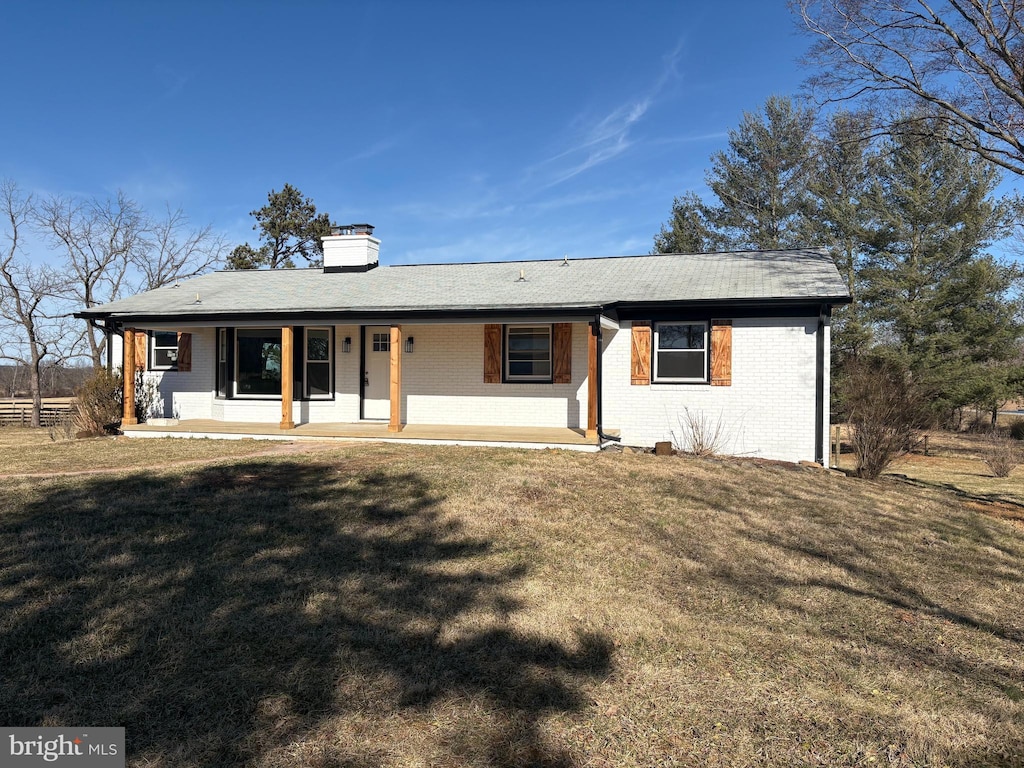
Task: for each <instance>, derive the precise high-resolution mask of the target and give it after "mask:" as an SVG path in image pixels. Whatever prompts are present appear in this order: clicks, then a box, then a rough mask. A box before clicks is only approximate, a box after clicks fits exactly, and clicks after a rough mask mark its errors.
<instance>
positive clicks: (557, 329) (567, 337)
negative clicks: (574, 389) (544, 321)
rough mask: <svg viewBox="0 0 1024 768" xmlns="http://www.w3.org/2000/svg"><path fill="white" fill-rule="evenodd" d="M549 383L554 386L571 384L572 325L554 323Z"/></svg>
mask: <svg viewBox="0 0 1024 768" xmlns="http://www.w3.org/2000/svg"><path fill="white" fill-rule="evenodd" d="M552 336H553V338H552V340H551V346H552V360H553V361H554V369H553V372H552V375H551V381H552V382H553V383H555V384H571V383H572V323H555V325H554V329H553V331H552Z"/></svg>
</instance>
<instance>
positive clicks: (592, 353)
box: [587, 323, 598, 438]
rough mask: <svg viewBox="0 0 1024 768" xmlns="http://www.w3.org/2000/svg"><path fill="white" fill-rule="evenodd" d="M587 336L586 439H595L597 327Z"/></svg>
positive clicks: (591, 329) (592, 325)
mask: <svg viewBox="0 0 1024 768" xmlns="http://www.w3.org/2000/svg"><path fill="white" fill-rule="evenodd" d="M588 328H589V330H590V333H588V334H587V437H589V438H596V437H597V354H598V351H597V325H596V324H594V323H590V324H589V326H588Z"/></svg>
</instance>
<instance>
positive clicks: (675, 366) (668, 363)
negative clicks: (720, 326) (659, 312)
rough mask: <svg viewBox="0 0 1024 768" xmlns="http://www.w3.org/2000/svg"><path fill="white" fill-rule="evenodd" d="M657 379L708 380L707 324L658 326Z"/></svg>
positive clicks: (679, 380) (655, 366)
mask: <svg viewBox="0 0 1024 768" xmlns="http://www.w3.org/2000/svg"><path fill="white" fill-rule="evenodd" d="M654 380H655V381H669V382H704V381H707V380H708V324H707V323H700V322H698V323H695V322H691V323H658V324H657V325H656V326H655V329H654Z"/></svg>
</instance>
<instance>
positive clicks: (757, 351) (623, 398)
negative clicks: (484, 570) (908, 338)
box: [147, 317, 829, 461]
mask: <svg viewBox="0 0 1024 768" xmlns="http://www.w3.org/2000/svg"><path fill="white" fill-rule="evenodd" d="M816 330H817V317H805V318H755V319H736V320H734V321H733V339H732V341H733V360H732V386H729V387H712V386H710V385H708V384H651V385H649V386H633V385H631V384H630V367H631V366H630V349H631V338H630V333H631V330H630V324H629V323H623V327H622V329H620V330H618V331H610V330H605V331H604V348H605V352H604V358H603V375H604V381H603V388H604V397H603V414H602V415H603V424H602V426H603V427H604V429H605V430H613V429H618V430H620V431H621V434H622V440H623V443H624V444H626V445H641V446H652V445H653V444H654V443H655V442H657V441H659V440H670V441H673V442H676V443H679V442H680V441H682V440H683V439H685V438H684V432H685V429H684V427H683V426H682V421H683V417H682V414H683V413H684V409H687V408H688V409H690V411H691V412H692V413H694V414H695V415H696V416H697V417H698V418H704V419H707V420H709V421H711V422H713V423H717V422H718V421H719V420H720V421H721V424H722V433H723V435H724V439H723V446H722V452H724V453H730V454H735V455H747V456H761V457H766V458H774V459H784V460H789V461H797V460H802V459H807V460H813V459H814V458H815V455H814V454H815V439H814V438H815V372H816V338H815V333H816ZM827 330H828V329H827V328H826V332H827ZM403 334H404V336H409V335H413V336H415V338H416V345H415V346H416V348H415V352H414V353H412V354H404V353H403V355H402V419H403V421H404V422H405V423H407V424H464V425H474V426H476V425H514V426H538V427H565V426H569V427H585V426H586V414H587V384H586V373H587V334H588V328H587V325H586V324H585V323H574V324H573V329H572V382H571V383H570V384H484V382H483V355H484V340H483V334H484V331H483V325H466V324H457V325H406V326H404V327H403ZM346 336H347V337H350V338H351V339H352V345H351V352H349V353H344V352H342V351H341V350H342V341H343V339H344V338H345V337H346ZM404 336H403V337H404ZM335 341H336V345H335V356H334V364H335V385H336V387H335V388H336V394H335V399H334V400H329V401H312V402H301V401H296V402H295V403H294V406H293V408H294V418H295V421H296V422H297V423H308V422H354V421H358V420H359V380H360V377H361V375H362V372H361V370H360V367H359V357H360V355H359V344H360V329H359V327H358V326H338V327H337V328H336V330H335ZM825 342H826V343H825V355H826V359H828V358H827V355H828V353H829V350H828V335H827V333H826V339H825ZM214 358H215V337H214V329H212V328H209V329H196V330H194V331H193V337H192V371H191V372H188V373H178V372H167V373H164V374H160V373H157V372H151V373H148V374H147V377H150V378H152V379H153V380H154V381H157V382H158V385H159V387H160V391H161V394H162V403H161V406H160V408H158V409H157V411H158V412H157V413H155V414H153V415H165V416H176V417H178V418H182V419H195V418H214V419H223V420H226V421H252V422H260V423H277V422H278V421H280V418H281V404H280V401H279V400H272V399H271V400H241V399H239V400H218V399H216V398H215V396H214V387H215V384H214ZM828 387H829V380H828V369H827V366H826V378H825V404H826V412H827V406H828V391H829V390H828ZM161 409H162V410H161ZM827 422H828V420H827V419H825V425H824V428H823V440H824V442H823V445H828V423H827Z"/></svg>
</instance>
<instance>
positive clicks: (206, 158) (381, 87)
mask: <svg viewBox="0 0 1024 768" xmlns="http://www.w3.org/2000/svg"><path fill="white" fill-rule="evenodd" d="M806 42H807V41H806V40H805V38H802V37H801V36H799V35H798V34H797V33H796V28H795V25H794V23H793V19H792V17H791V15H790V13H789V11H788V10H787V8H786V4H785V2H784V1H783V0H777V1H775V2H769V1H768V0H760V1H758V0H737V1H734V2H718V3H712V2H700V3H698V2H683V1H682V0H680V1H678V2H669V1H668V0H665V1H664V2H645V1H643V0H641V1H639V2H629V3H626V2H616V3H609V2H598V1H594V0H590V1H584V0H579V1H578V2H547V3H545V2H534V1H531V0H520V1H519V2H483V1H479V2H445V1H444V0H435V2H411V0H410V1H409V2H362V3H327V2H318V3H314V2H291V3H283V2H281V3H270V2H244V3H243V2H235V3H224V2H191V1H189V0H177V1H176V2H162V3H156V2H131V3H112V2H107V3H85V2H67V3H53V2H50V3H47V2H21V3H14V4H8V5H7V6H5V10H4V22H3V28H2V29H0V56H2V57H3V63H4V72H5V86H4V90H5V93H4V96H3V101H2V103H3V104H4V107H3V110H2V115H3V116H2V118H0V176H3V177H9V178H13V179H14V180H15V181H17V182H18V183H19V185H20V186H21V187H22V188H23V189H25V190H28V191H32V192H35V193H39V194H48V193H53V192H59V193H65V194H80V195H85V196H105V195H110V194H113V193H115V192H116V191H117V190H118V189H123V190H124V191H125V192H126V193H127V194H128V195H129V196H131V197H133V198H135V199H136V200H138V201H139V202H140V203H142V204H143V205H144V206H145V207H146V208H147V209H149V210H150V211H152V212H154V213H159V212H161V211H162V210H163V208H164V205H165V203H166V204H170V205H171V207H173V208H177V207H179V206H180V207H181V208H183V209H184V210H185V211H186V213H188V215H189V216H190V217H191V219H192V221H193V222H194V223H196V224H205V223H209V224H212V225H213V227H214V228H216V229H217V230H218V231H221V232H223V233H224V234H225V235H227V236H228V237H229V238H230V239H231V240H232V241H235V242H241V241H244V240H249V241H250V242H255V240H254V237H255V233H254V232H252V230H251V225H252V220H251V218H250V217H249V215H248V214H249V211H251V210H252V209H254V208H257V207H259V206H261V205H262V204H263V203H264V202H265V201H266V195H267V193H268V192H269V191H270V190H271V189H280V188H281V186H282V185H283V184H284V183H285V182H288V183H291V184H293V185H294V186H297V187H298V188H299V189H300V190H302V191H303V192H304V193H305V194H307V195H309V196H310V197H312V198H313V200H314V201H315V203H316V205H317V207H318V209H319V210H321V211H326V212H328V213H330V215H331V217H332V219H333V220H334V221H336V222H338V223H351V222H362V221H367V222H370V223H372V224H374V225H375V226H376V227H377V230H376V235H378V236H379V237H380V238H381V240H382V245H381V260H382V262H384V263H391V264H399V263H422V262H436V261H477V260H490V259H511V258H560V257H561V256H562V255H563V254H568V255H569V256H570V257H583V256H602V255H615V254H634V253H646V252H647V251H649V250H650V247H651V244H652V237H653V235H654V233H655V232H656V231H657V230H658V227H659V225H660V223H661V222H662V221H664V220H665V219H666V218H667V217H668V214H669V210H670V207H671V203H672V198H673V196H674V195H677V194H680V193H682V192H684V191H686V190H687V189H700V188H702V186H703V175H704V169H705V168H706V167H707V165H708V157H709V155H710V154H711V153H712V152H714V151H715V150H717V149H720V148H722V147H723V146H724V145H725V141H726V134H727V132H728V130H729V129H730V128H733V127H735V126H736V125H737V124H738V122H739V119H740V116H741V113H742V112H743V111H744V110H748V111H749V110H757V109H759V108H760V106H761V105H762V104H763V102H764V100H765V98H766V97H768V96H769V95H771V94H773V93H780V94H792V93H795V92H796V91H797V89H798V87H799V84H800V82H801V81H802V79H803V77H804V76H805V72H804V71H803V70H801V69H800V68H799V66H798V65H797V63H796V59H797V57H798V56H799V55H800V54H801V53H802V51H803V50H804V48H805V46H806Z"/></svg>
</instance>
